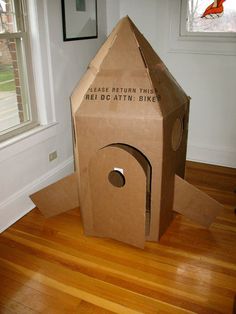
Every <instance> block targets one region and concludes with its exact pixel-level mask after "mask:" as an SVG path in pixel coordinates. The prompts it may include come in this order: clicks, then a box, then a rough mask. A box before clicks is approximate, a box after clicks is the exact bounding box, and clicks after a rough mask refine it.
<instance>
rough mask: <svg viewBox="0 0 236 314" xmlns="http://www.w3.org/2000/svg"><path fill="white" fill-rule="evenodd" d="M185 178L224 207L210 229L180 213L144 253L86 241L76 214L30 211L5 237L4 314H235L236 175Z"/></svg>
mask: <svg viewBox="0 0 236 314" xmlns="http://www.w3.org/2000/svg"><path fill="white" fill-rule="evenodd" d="M186 178H187V180H188V181H189V182H190V183H194V184H195V185H196V186H197V187H199V188H200V189H202V190H203V191H205V192H206V193H208V194H209V195H211V196H212V197H214V198H216V199H218V200H221V201H222V203H223V204H224V205H226V206H225V210H224V211H222V213H220V215H219V216H218V217H217V219H216V220H215V222H214V223H213V225H212V226H211V228H210V229H209V230H206V229H204V228H203V227H200V226H198V225H196V224H194V223H192V222H191V221H189V220H188V219H186V218H184V217H182V216H180V215H176V218H175V220H174V221H173V223H172V224H171V226H170V227H169V228H168V230H167V232H166V233H165V234H164V236H163V237H162V239H161V241H160V242H159V243H151V242H147V243H146V245H145V249H144V250H140V249H137V248H133V247H131V246H129V245H126V244H123V243H120V242H117V241H113V240H109V239H103V238H93V237H85V236H84V235H83V230H82V225H81V219H80V214H79V210H78V209H77V210H76V209H74V210H72V211H69V212H67V213H64V214H61V215H59V216H56V217H52V218H49V219H45V218H44V217H43V216H42V215H41V213H40V212H39V211H38V210H37V209H34V210H33V211H31V212H30V213H29V214H28V215H26V216H25V217H23V218H22V219H21V220H19V221H18V222H16V223H15V224H14V225H13V226H12V227H10V228H9V229H8V230H6V231H5V232H3V233H2V234H1V235H0V280H1V288H0V313H7V314H8V313H9V314H11V313H17V314H21V313H26V314H27V313H30V314H31V313H50V314H51V313H55V314H56V313H58V314H61V313H62V314H64V313H85V314H86V313H94V314H106V313H107V314H110V313H122V314H123V313H125V314H126V313H232V311H233V304H234V300H235V292H236V218H235V213H234V208H235V205H236V194H235V192H234V190H235V187H236V170H235V169H230V168H224V167H216V166H212V165H204V164H198V163H193V162H188V163H187V168H186Z"/></svg>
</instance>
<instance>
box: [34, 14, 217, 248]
mask: <svg viewBox="0 0 236 314" xmlns="http://www.w3.org/2000/svg"><path fill="white" fill-rule="evenodd" d="M71 102H72V114H73V120H74V129H75V147H74V151H75V161H76V169H77V171H76V174H75V175H74V179H72V181H73V182H74V183H73V184H76V182H75V176H76V178H77V182H78V191H79V205H80V210H81V214H82V221H83V226H84V232H85V234H86V235H91V236H100V237H109V238H113V239H116V240H119V241H123V242H125V243H129V244H131V245H134V246H137V247H141V248H143V247H144V244H145V240H149V241H158V240H159V239H160V237H161V235H162V234H163V233H164V232H165V230H166V229H167V228H168V226H169V224H170V223H171V221H172V219H173V211H176V212H179V213H182V214H183V215H185V216H186V217H189V218H191V219H193V220H194V221H196V222H198V223H200V224H203V225H205V226H209V225H210V223H211V222H212V221H213V220H214V218H215V216H216V215H217V214H218V213H219V211H220V210H221V209H222V206H221V205H220V204H219V203H217V202H216V201H215V200H213V199H211V198H210V197H209V196H207V195H205V194H204V193H202V192H200V191H199V190H197V189H196V188H194V187H193V186H191V185H190V184H188V183H187V182H185V181H184V180H183V179H181V177H182V178H183V177H184V168H185V159H186V147H187V133H188V116H189V97H187V96H186V94H185V93H184V91H183V90H182V89H181V87H180V86H179V84H178V83H177V82H176V81H175V79H174V78H173V77H172V76H171V74H170V73H169V71H168V69H167V68H166V66H165V65H164V63H163V62H162V61H161V59H160V58H159V57H158V56H157V54H156V53H155V51H154V50H153V49H152V47H151V46H150V44H149V43H148V42H147V40H146V39H145V38H144V36H143V35H142V34H141V33H140V32H139V31H138V29H137V28H136V26H135V25H134V24H133V23H132V21H131V20H130V19H129V18H128V17H126V18H123V19H122V20H121V21H120V22H119V23H118V24H117V26H116V27H115V29H114V30H113V32H112V33H111V35H110V36H109V37H108V39H107V41H106V42H105V43H104V45H103V46H102V48H101V49H100V50H99V52H98V53H97V55H96V56H95V58H94V59H93V60H92V62H91V63H90V65H89V67H88V70H87V72H86V73H85V75H84V77H83V78H82V79H81V81H80V82H79V84H78V86H77V87H76V88H75V90H74V92H73V94H72V97H71ZM72 177H73V175H72ZM65 180H68V179H67V178H65V179H64V180H61V181H60V182H58V183H56V184H55V185H54V190H53V197H51V198H50V202H49V203H48V204H45V202H44V203H42V202H41V201H40V200H42V199H44V196H45V192H46V191H47V188H46V189H44V190H43V191H40V192H37V193H36V194H34V195H33V196H32V199H33V201H35V204H36V206H37V207H38V208H39V209H42V210H44V212H46V213H47V215H49V214H50V213H51V212H52V211H53V209H52V208H53V207H56V208H55V211H58V205H57V204H58V203H60V204H65V202H64V199H65V196H63V195H62V194H58V195H57V194H56V193H55V190H56V189H58V191H59V190H60V189H61V188H62V185H63V184H65ZM69 180H70V183H69V184H70V185H71V184H72V183H71V177H70V179H69ZM49 189H50V187H49ZM63 191H64V189H63ZM74 191H75V192H74V194H73V195H74V196H73V197H72V196H71V197H72V198H73V199H76V188H75V189H74ZM54 198H56V199H57V202H56V203H55V202H54V201H53V199H54ZM68 204H69V202H68ZM73 204H74V205H75V203H73ZM62 207H63V208H61V209H59V211H61V212H62V211H65V210H67V209H70V207H69V205H68V207H67V206H64V205H63V206H62Z"/></svg>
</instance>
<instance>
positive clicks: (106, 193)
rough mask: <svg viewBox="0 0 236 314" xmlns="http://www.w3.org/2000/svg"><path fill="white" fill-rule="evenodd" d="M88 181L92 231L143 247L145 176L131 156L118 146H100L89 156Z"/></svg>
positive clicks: (139, 165)
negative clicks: (120, 180) (90, 198)
mask: <svg viewBox="0 0 236 314" xmlns="http://www.w3.org/2000/svg"><path fill="white" fill-rule="evenodd" d="M115 174H116V175H117V178H119V177H123V178H124V182H123V186H120V184H119V183H120V182H119V180H116V176H115ZM112 175H113V178H112ZM109 179H110V180H111V181H110V180H109ZM117 183H118V184H117ZM89 184H90V188H91V196H92V212H93V223H94V233H95V234H96V235H98V236H105V237H109V238H113V239H116V240H120V241H123V242H126V243H129V244H132V245H135V246H138V247H144V241H145V209H146V176H145V172H144V170H143V168H142V166H141V164H140V163H139V162H137V160H136V158H135V156H133V155H132V154H131V153H130V152H129V151H127V150H126V149H125V148H123V147H121V146H108V147H105V148H102V149H100V150H99V151H98V152H97V153H96V154H95V155H94V156H93V158H92V159H91V160H90V166H89ZM117 185H118V186H117ZM134 194H135V198H134V197H133V195H134ZM134 208H135V211H134Z"/></svg>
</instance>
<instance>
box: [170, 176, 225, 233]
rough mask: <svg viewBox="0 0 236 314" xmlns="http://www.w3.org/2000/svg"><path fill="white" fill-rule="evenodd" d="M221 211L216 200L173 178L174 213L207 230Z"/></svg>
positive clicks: (180, 179) (221, 208)
mask: <svg viewBox="0 0 236 314" xmlns="http://www.w3.org/2000/svg"><path fill="white" fill-rule="evenodd" d="M223 209H224V207H223V206H222V205H221V204H220V203H218V202H217V201H216V200H214V199H213V198H211V197H210V196H208V195H207V194H205V193H203V192H202V191H200V190H198V189H197V188H195V187H194V186H192V185H191V184H189V183H188V182H186V181H185V180H183V179H182V178H180V177H179V176H177V175H176V176H175V191H174V205H173V210H174V211H176V212H177V213H179V214H182V215H184V216H185V217H187V218H189V219H191V220H192V221H194V222H197V223H199V224H200V225H202V226H204V227H207V228H208V227H209V226H210V225H211V224H212V222H213V221H214V220H215V218H216V216H218V215H219V214H220V212H221V211H222V210H223Z"/></svg>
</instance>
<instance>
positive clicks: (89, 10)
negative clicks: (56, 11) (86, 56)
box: [61, 0, 98, 41]
mask: <svg viewBox="0 0 236 314" xmlns="http://www.w3.org/2000/svg"><path fill="white" fill-rule="evenodd" d="M61 11H62V29H63V40H64V41H72V40H83V39H92V38H97V37H98V19H97V0H61Z"/></svg>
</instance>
